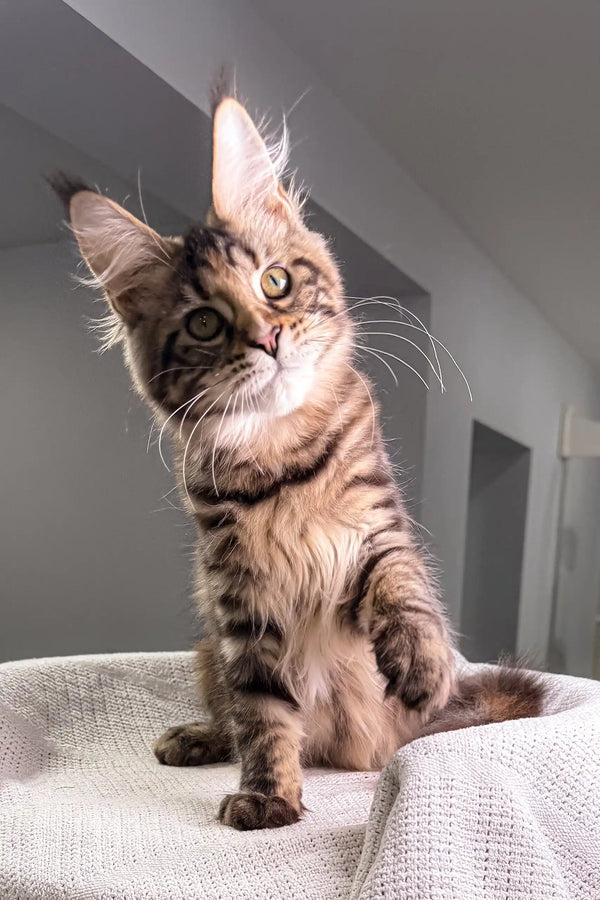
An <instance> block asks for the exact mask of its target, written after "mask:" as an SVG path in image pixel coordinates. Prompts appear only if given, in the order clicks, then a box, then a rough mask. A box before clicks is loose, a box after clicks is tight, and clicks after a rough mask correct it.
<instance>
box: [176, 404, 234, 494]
mask: <svg viewBox="0 0 600 900" xmlns="http://www.w3.org/2000/svg"><path fill="white" fill-rule="evenodd" d="M225 393H227V392H226V391H222V392H221V393H220V394H219V396H218V397H217V399H216V400H213V402H212V403H211V404H210V406H209V407H207V409H205V410H204V412H203V413H202V415H201V416H200V418H199V419H198V421H197V422H196V424H195V425H194V427H193V428H192V430H191V432H190V436H189V438H188V439H187V442H186V445H185V450H184V451H183V462H182V464H181V479H182V481H183V488H184V490H185V495H186V497H187V498H188V501H189V503H190V506H191V507H192V508H193V506H194V502H193V500H192V498H191V496H190V492H189V490H188V485H187V476H186V463H187V455H188V451H189V449H190V444H191V443H192V440H193V437H194V434H195V433H196V429H197V428H198V426H199V425H201V424H202V422H203V421H204V419H205V418H206V416H207V415H208V414H209V412H210V411H211V409H213V407H214V406H216V404H217V403H218V402H219V400H220V399H221V397H222V396H223V395H224V394H225Z"/></svg>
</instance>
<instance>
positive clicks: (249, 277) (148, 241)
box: [54, 98, 352, 425]
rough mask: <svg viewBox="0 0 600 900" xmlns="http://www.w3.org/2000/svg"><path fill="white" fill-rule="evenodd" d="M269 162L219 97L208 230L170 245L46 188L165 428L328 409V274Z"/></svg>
mask: <svg viewBox="0 0 600 900" xmlns="http://www.w3.org/2000/svg"><path fill="white" fill-rule="evenodd" d="M272 156H273V154H270V152H269V149H268V148H267V146H266V144H265V142H264V141H263V139H262V138H261V136H260V134H259V132H258V130H257V129H256V127H255V126H254V124H253V122H252V120H251V119H250V117H249V116H248V114H247V112H246V111H245V109H244V108H243V107H242V106H241V105H240V104H239V103H238V102H237V101H236V100H234V99H232V98H225V99H224V100H222V101H221V102H220V103H219V104H218V106H217V108H216V111H215V115H214V156H213V182H212V189H213V206H212V209H211V212H210V213H209V217H208V224H207V225H205V226H201V225H198V226H194V227H192V228H191V229H190V230H189V231H188V233H187V234H186V235H184V236H183V237H181V238H170V237H163V236H161V235H159V234H158V233H156V232H155V231H153V230H152V229H151V228H150V227H149V226H148V225H146V224H144V223H143V222H140V221H138V220H137V219H136V218H135V217H134V216H132V215H131V214H130V213H129V212H127V211H126V210H124V209H123V208H121V207H120V206H118V205H117V204H116V203H114V202H113V201H112V200H110V199H108V198H107V197H104V196H102V195H101V194H99V193H97V192H95V191H92V190H90V189H87V188H85V186H83V185H82V184H80V183H75V182H73V181H68V180H64V179H63V180H61V179H60V178H59V179H58V180H56V181H55V184H54V186H55V188H56V190H57V191H58V192H59V193H60V194H62V198H63V200H64V201H65V202H66V204H67V207H68V212H69V218H70V222H71V226H72V229H73V232H74V234H75V236H76V238H77V241H78V243H79V247H80V250H81V253H82V255H83V257H84V259H85V261H86V263H87V265H88V267H89V269H90V271H91V273H92V275H93V276H94V279H95V281H96V283H97V284H98V285H100V286H101V287H102V289H103V291H104V294H105V296H106V299H107V300H108V303H109V304H110V310H111V314H112V316H113V318H114V325H115V333H116V334H117V335H118V338H119V339H121V340H122V341H123V342H124V345H125V354H126V358H127V361H128V363H129V366H130V368H131V371H132V374H133V378H134V382H135V384H136V386H137V388H138V390H139V391H140V392H141V393H142V394H143V395H144V396H145V397H146V399H148V400H149V401H150V403H151V404H152V405H153V406H154V408H155V409H158V410H160V411H161V412H162V413H163V414H164V415H165V416H169V415H171V414H173V413H174V412H175V410H177V409H178V408H181V409H180V411H179V412H178V413H175V415H174V417H173V424H174V425H176V424H177V422H178V420H179V419H180V418H181V417H182V416H183V414H184V413H187V414H188V417H187V418H188V421H189V422H192V423H193V422H195V421H197V420H198V419H199V418H200V416H202V415H204V414H206V416H207V421H209V420H210V419H212V418H213V416H215V415H217V414H218V415H219V416H220V415H221V414H222V413H223V410H224V409H225V407H226V406H228V412H229V415H230V416H231V415H234V416H238V417H239V416H245V417H246V418H247V419H248V418H250V417H254V420H255V421H256V422H258V421H260V420H261V419H262V420H263V421H264V420H265V419H270V418H274V417H285V416H289V415H290V414H291V413H293V412H294V411H295V410H297V409H299V408H301V407H302V406H303V405H306V404H310V403H315V402H319V398H321V400H322V401H323V404H324V403H325V402H326V398H328V402H329V403H331V402H332V398H331V383H332V380H336V381H338V380H339V373H340V371H341V369H342V368H343V366H344V365H345V364H346V362H347V360H348V359H349V357H350V346H351V339H352V327H351V324H350V319H349V316H348V314H347V312H346V311H345V306H344V298H343V291H342V286H341V281H340V276H339V273H338V269H337V266H336V265H335V262H334V260H333V258H332V256H331V254H330V252H329V250H328V248H327V244H326V242H325V241H324V239H323V238H322V237H321V236H320V235H319V234H316V233H314V232H312V231H310V230H309V229H308V228H307V227H306V225H305V223H304V222H303V219H302V216H301V212H300V208H299V204H298V203H297V202H296V200H295V199H294V197H293V196H291V195H289V194H288V193H286V191H285V190H284V188H283V186H282V184H281V181H280V179H279V174H278V167H277V165H276V163H275V162H274V161H273V159H272ZM192 401H193V402H192Z"/></svg>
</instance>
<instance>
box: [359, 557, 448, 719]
mask: <svg viewBox="0 0 600 900" xmlns="http://www.w3.org/2000/svg"><path fill="white" fill-rule="evenodd" d="M362 580H363V582H364V583H363V584H362V590H361V596H360V599H359V606H358V618H359V621H360V622H361V623H362V625H363V627H364V628H365V630H366V631H367V632H368V635H369V638H370V640H371V642H372V645H373V650H374V652H375V658H376V661H377V666H378V668H379V670H380V672H381V673H382V674H383V676H384V677H385V679H386V681H387V688H386V693H387V695H388V696H389V695H394V696H396V697H398V698H399V699H400V700H401V701H402V703H403V704H404V705H405V706H406V707H407V708H408V709H414V710H417V711H418V712H419V713H421V715H422V717H423V719H424V720H427V719H428V718H429V716H430V715H431V714H432V713H433V712H435V711H436V710H438V709H442V708H443V707H444V706H445V705H446V703H447V702H448V698H449V696H450V693H451V690H452V687H453V684H454V679H455V664H454V653H453V650H452V642H451V639H450V635H449V631H448V627H447V624H446V620H445V617H444V614H443V612H442V608H441V605H440V603H439V601H438V598H437V595H436V591H435V588H434V585H433V583H432V580H431V578H430V575H429V573H428V571H427V567H426V565H425V563H424V561H423V557H422V553H421V552H420V551H419V550H417V549H415V548H413V547H412V546H398V547H393V546H389V545H388V546H387V547H385V548H384V549H381V548H373V549H372V551H371V555H370V557H369V558H368V559H367V560H366V562H365V564H364V567H363V579H362Z"/></svg>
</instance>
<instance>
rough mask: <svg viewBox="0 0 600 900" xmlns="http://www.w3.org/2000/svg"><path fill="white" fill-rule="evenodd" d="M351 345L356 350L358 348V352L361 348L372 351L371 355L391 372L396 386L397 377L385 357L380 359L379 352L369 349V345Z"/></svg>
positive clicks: (368, 351)
mask: <svg viewBox="0 0 600 900" xmlns="http://www.w3.org/2000/svg"><path fill="white" fill-rule="evenodd" d="M353 346H354V348H355V349H356V350H358V351H359V352H360V351H361V350H364V351H365V352H366V353H372V354H373V356H375V357H376V358H377V359H378V360H379V362H380V363H383V365H384V366H385V367H386V368H387V369H388V371H389V372H390V373H391V376H392V378H393V379H394V382H395V384H396V387H398V378H397V377H396V373H395V372H394V370H393V369H392V367H391V366H390V364H389V363H388V362H386V361H385V359H382V358H381V357H380V356H379V354H378V353H376V352H375V350H371V348H370V347H363V346H362V345H359V344H353Z"/></svg>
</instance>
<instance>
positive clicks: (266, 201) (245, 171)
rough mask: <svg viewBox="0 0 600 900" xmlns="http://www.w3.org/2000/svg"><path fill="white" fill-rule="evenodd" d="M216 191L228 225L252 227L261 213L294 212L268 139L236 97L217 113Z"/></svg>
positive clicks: (221, 214)
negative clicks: (267, 142) (281, 181)
mask: <svg viewBox="0 0 600 900" xmlns="http://www.w3.org/2000/svg"><path fill="white" fill-rule="evenodd" d="M282 149H283V148H282ZM212 192H213V208H214V211H215V213H216V215H217V218H218V219H219V220H220V221H221V222H224V223H225V224H233V225H234V226H236V225H237V226H241V227H248V226H251V225H252V223H253V222H255V221H256V216H257V214H260V213H261V212H263V213H265V212H266V213H271V214H274V215H280V216H286V217H288V218H289V217H291V216H292V215H293V207H292V204H291V203H290V200H289V198H288V196H287V194H286V193H285V190H284V189H283V187H282V185H281V184H280V182H279V178H278V173H277V169H276V167H275V165H274V164H273V161H272V159H271V156H270V154H269V151H268V149H267V146H266V144H265V142H264V141H263V139H262V137H261V136H260V134H259V132H258V129H257V128H256V126H255V124H254V122H253V121H252V119H251V118H250V116H249V115H248V113H247V112H246V110H245V109H244V107H243V106H241V104H240V103H238V102H237V100H234V99H233V98H232V97H226V98H225V99H224V100H222V101H221V102H220V103H219V104H218V106H217V108H216V110H215V113H214V125H213V181H212Z"/></svg>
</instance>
